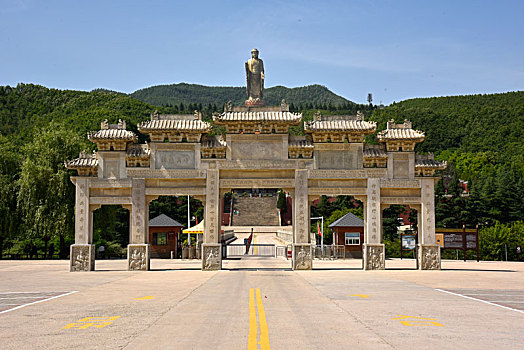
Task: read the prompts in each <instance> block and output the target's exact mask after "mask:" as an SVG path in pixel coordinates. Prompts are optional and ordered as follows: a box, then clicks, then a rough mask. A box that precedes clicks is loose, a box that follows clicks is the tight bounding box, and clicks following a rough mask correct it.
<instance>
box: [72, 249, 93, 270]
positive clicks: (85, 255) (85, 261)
mask: <svg viewBox="0 0 524 350" xmlns="http://www.w3.org/2000/svg"><path fill="white" fill-rule="evenodd" d="M70 255H71V260H70V271H71V272H77V271H94V270H95V245H94V244H72V245H71V254H70Z"/></svg>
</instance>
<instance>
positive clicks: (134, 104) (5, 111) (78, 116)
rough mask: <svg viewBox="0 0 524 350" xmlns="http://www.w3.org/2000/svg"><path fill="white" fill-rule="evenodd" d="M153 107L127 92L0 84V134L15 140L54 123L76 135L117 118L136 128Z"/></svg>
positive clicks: (24, 139)
mask: <svg viewBox="0 0 524 350" xmlns="http://www.w3.org/2000/svg"><path fill="white" fill-rule="evenodd" d="M156 108H157V107H153V106H151V105H148V104H146V103H143V102H141V101H138V100H136V99H134V98H131V97H128V96H126V95H123V94H120V93H115V92H108V91H93V92H85V91H71V90H58V89H48V88H46V87H43V86H39V85H33V84H19V85H18V86H16V87H9V86H3V87H2V86H0V135H4V136H9V138H10V139H11V140H13V141H15V142H17V143H18V140H21V141H30V140H31V137H32V135H33V134H34V133H37V132H39V131H40V130H42V129H45V128H46V127H47V126H48V125H49V124H50V123H52V122H55V123H57V124H59V125H62V126H64V127H66V128H67V129H69V130H71V131H74V132H75V133H77V134H78V135H85V134H86V133H87V132H88V131H93V130H98V128H99V127H100V122H101V121H103V120H104V119H108V120H109V121H110V122H116V121H118V119H119V118H121V119H125V120H126V121H127V122H128V125H129V128H131V129H134V130H136V124H137V123H138V122H140V121H142V120H145V119H147V118H149V115H150V114H151V112H152V111H154V110H155V109H156Z"/></svg>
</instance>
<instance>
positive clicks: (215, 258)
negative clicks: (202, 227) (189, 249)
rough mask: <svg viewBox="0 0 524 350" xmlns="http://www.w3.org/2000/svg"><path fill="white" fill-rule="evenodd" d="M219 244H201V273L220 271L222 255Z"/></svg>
mask: <svg viewBox="0 0 524 350" xmlns="http://www.w3.org/2000/svg"><path fill="white" fill-rule="evenodd" d="M221 247H222V245H221V244H220V243H204V244H202V271H216V270H221V269H222V254H221Z"/></svg>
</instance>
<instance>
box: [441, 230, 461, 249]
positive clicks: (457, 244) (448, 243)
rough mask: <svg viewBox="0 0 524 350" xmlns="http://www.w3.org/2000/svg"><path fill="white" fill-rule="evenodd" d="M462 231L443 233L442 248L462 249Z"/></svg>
mask: <svg viewBox="0 0 524 350" xmlns="http://www.w3.org/2000/svg"><path fill="white" fill-rule="evenodd" d="M462 245H463V244H462V233H448V234H444V248H451V249H462Z"/></svg>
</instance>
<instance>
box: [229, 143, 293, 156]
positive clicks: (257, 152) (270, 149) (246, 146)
mask: <svg viewBox="0 0 524 350" xmlns="http://www.w3.org/2000/svg"><path fill="white" fill-rule="evenodd" d="M282 152H283V148H282V142H281V141H279V142H268V141H266V142H262V141H258V142H257V141H253V142H250V141H247V142H244V141H233V142H232V143H231V159H232V160H281V159H284V157H283V155H282ZM286 158H287V153H286Z"/></svg>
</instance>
